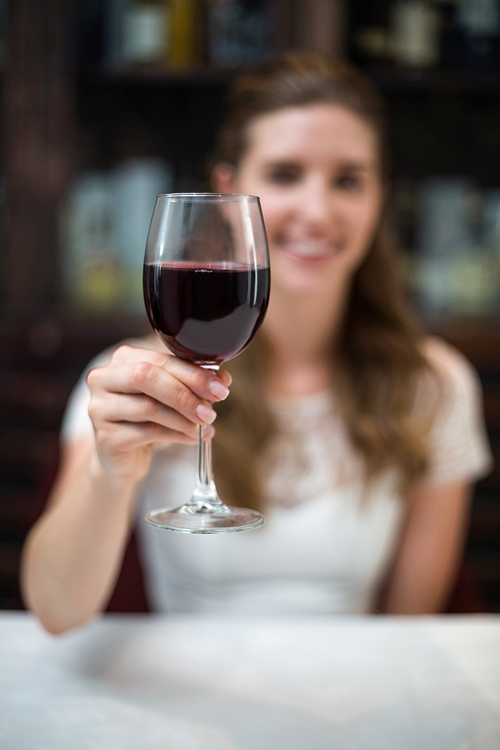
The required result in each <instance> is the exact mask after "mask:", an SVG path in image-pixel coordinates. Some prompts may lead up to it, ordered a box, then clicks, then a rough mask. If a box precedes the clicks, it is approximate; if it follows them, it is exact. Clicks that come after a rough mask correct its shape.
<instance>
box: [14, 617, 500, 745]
mask: <svg viewBox="0 0 500 750" xmlns="http://www.w3.org/2000/svg"><path fill="white" fill-rule="evenodd" d="M0 748H1V749H2V750H77V749H78V750H156V749H158V750H159V749H160V748H161V750H282V749H283V750H285V748H286V750H330V749H332V750H351V749H352V750H498V749H499V748H500V617H497V616H489V615H485V616H482V615H481V616H471V617H456V616H455V617H453V616H452V617H442V618H437V617H425V618H408V619H406V618H382V617H378V618H377V617H368V618H367V617H340V618H331V617H319V618H318V617H300V618H291V619H290V618H283V619H280V618H272V619H262V618H258V619H257V618H256V619H246V620H243V619H235V618H232V619H229V620H228V619H225V620H217V619H213V618H209V619H206V618H193V617H170V618H162V617H158V616H154V617H153V616H132V617H131V616H105V617H103V618H101V619H99V620H96V621H95V622H93V623H91V624H89V625H86V626H84V627H83V628H80V629H79V630H77V631H74V632H72V633H69V634H66V635H63V636H59V637H53V636H49V635H47V634H46V633H45V632H44V631H43V630H42V629H41V627H40V626H39V625H38V623H37V622H36V621H35V620H34V619H33V618H32V617H31V616H30V615H28V614H25V613H20V612H7V613H3V614H0Z"/></svg>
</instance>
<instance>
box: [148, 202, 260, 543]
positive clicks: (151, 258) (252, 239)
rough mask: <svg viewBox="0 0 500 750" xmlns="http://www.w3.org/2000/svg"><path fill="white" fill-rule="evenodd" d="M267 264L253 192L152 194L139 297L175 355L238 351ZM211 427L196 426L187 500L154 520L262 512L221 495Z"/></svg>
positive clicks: (255, 322)
mask: <svg viewBox="0 0 500 750" xmlns="http://www.w3.org/2000/svg"><path fill="white" fill-rule="evenodd" d="M269 289H270V269H269V253H268V247H267V238H266V231H265V227H264V220H263V217H262V211H261V208H260V201H259V199H258V198H257V197H256V196H253V195H236V194H234V195H233V194H228V195H222V194H213V193H173V194H169V195H159V196H158V197H157V199H156V203H155V207H154V211H153V216H152V218H151V225H150V228H149V234H148V239H147V244H146V254H145V258H144V299H145V303H146V310H147V313H148V317H149V320H150V322H151V325H152V326H153V328H154V330H155V331H156V333H157V334H158V336H159V337H160V339H161V340H162V341H163V343H164V344H165V345H166V346H167V347H168V349H169V350H170V351H171V352H173V353H174V354H175V355H176V356H178V357H180V358H182V359H185V360H187V361H189V362H194V363H196V364H198V365H201V366H202V367H206V368H208V369H212V370H214V371H216V370H218V369H219V366H220V365H221V364H222V363H223V362H226V361H227V360H229V359H232V358H233V357H236V355H237V354H239V353H240V352H242V351H243V349H245V348H246V347H247V346H248V344H249V343H250V341H251V340H252V339H253V337H254V336H255V334H256V333H257V331H258V329H259V328H260V326H261V324H262V321H263V319H264V316H265V314H266V310H267V305H268V301H269ZM211 435H212V428H211V426H210V425H201V426H200V428H199V446H198V479H197V482H196V485H195V488H194V491H193V494H192V496H191V498H190V499H189V500H187V502H185V503H184V504H183V505H180V506H179V507H176V508H160V509H158V510H153V511H151V512H150V513H148V514H147V516H146V521H147V522H148V523H150V524H152V525H153V526H160V527H161V528H164V529H170V530H172V531H184V532H190V533H199V534H213V533H220V532H228V531H245V530H248V529H254V528H257V527H258V526H261V525H262V524H263V523H264V521H265V518H264V516H263V515H262V514H261V513H258V512H257V511H255V510H250V509H248V508H239V507H232V506H228V505H226V504H225V503H223V502H222V500H220V498H219V496H218V494H217V490H216V487H215V483H214V480H213V473H212V444H211Z"/></svg>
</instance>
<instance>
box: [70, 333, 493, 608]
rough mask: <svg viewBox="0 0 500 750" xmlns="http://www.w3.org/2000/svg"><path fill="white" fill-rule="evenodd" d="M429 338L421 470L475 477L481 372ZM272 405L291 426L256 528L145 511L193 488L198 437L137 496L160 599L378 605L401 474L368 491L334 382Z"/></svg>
mask: <svg viewBox="0 0 500 750" xmlns="http://www.w3.org/2000/svg"><path fill="white" fill-rule="evenodd" d="M133 343H135V344H136V345H141V346H143V345H144V343H143V342H139V341H136V342H133ZM427 350H428V356H429V357H430V359H431V360H432V361H433V363H434V364H435V365H436V366H437V367H438V368H439V370H440V372H442V373H443V374H444V381H445V388H444V391H443V396H442V403H441V404H440V407H439V408H438V409H437V410H436V413H435V418H434V422H433V426H432V431H431V436H430V440H431V463H430V467H429V470H428V472H427V474H426V476H425V478H424V480H423V481H424V482H425V483H426V484H427V485H429V486H431V485H443V484H446V483H451V482H455V481H458V480H461V479H465V480H471V481H473V480H475V479H477V478H478V477H480V476H482V475H484V474H485V473H486V472H487V471H488V470H489V469H490V465H491V454H490V451H489V447H488V443H487V440H486V435H485V428H484V423H483V418H482V414H481V392H480V384H479V379H478V377H477V374H476V373H475V371H474V370H473V368H472V367H471V365H470V364H469V363H468V361H467V360H466V359H465V358H464V357H463V356H462V355H461V354H459V353H458V352H457V351H456V350H455V349H453V348H452V347H450V346H448V345H447V344H444V343H443V342H440V341H438V340H435V339H433V340H430V341H429V344H428V348H427ZM109 357H110V351H107V352H105V353H103V354H102V355H100V356H99V357H98V358H96V360H94V361H93V362H92V363H91V365H90V366H89V369H90V368H91V367H95V366H98V365H102V364H104V363H105V362H106V361H107V360H109ZM88 403H89V391H88V387H87V384H86V381H85V378H84V377H83V376H82V378H81V379H80V381H79V383H78V384H77V386H76V388H75V390H74V392H73V394H72V396H71V399H70V402H69V404H68V408H67V411H66V415H65V418H64V423H63V430H62V439H63V440H64V441H69V440H77V439H78V438H80V437H83V436H84V435H87V434H89V435H90V434H92V424H91V421H90V418H89V416H88ZM272 407H273V409H274V410H275V413H276V416H277V418H278V421H279V423H280V425H281V426H282V428H284V429H282V430H281V431H280V432H281V434H284V437H283V438H280V439H279V440H278V441H277V442H276V444H275V445H274V446H273V455H274V456H275V457H276V467H275V470H274V471H273V473H272V475H271V476H270V480H269V482H268V485H267V487H266V494H267V497H268V506H267V509H266V517H267V523H266V524H265V525H264V526H263V527H261V528H259V529H256V530H255V531H251V532H245V533H238V534H213V535H211V534H210V535H193V534H180V533H175V532H169V531H165V530H163V529H156V528H153V527H151V526H149V525H148V524H146V523H145V522H144V521H142V518H143V516H144V515H145V513H146V512H147V511H149V510H152V509H154V508H158V507H169V506H176V505H179V504H181V503H182V502H184V501H185V500H187V499H188V498H189V497H190V495H191V493H192V490H193V487H194V482H195V474H196V452H197V449H196V446H179V445H178V446H172V447H171V448H169V449H168V450H165V451H161V452H158V453H157V454H156V455H155V457H154V459H153V464H152V467H151V470H150V472H149V474H148V475H147V477H146V478H145V480H144V481H143V482H142V484H141V487H140V492H139V496H138V519H139V523H138V531H139V542H140V546H141V550H142V554H143V560H144V565H145V570H146V578H147V583H148V589H149V597H150V602H151V606H152V607H153V608H154V609H156V610H158V611H162V612H203V613H208V614H230V613H239V614H245V613H246V614H301V613H350V614H358V613H366V612H369V611H371V609H372V607H373V598H374V596H375V594H376V591H377V587H378V584H379V583H380V581H381V579H382V577H383V575H384V572H385V570H386V568H387V565H388V563H389V561H390V559H391V556H392V553H393V552H394V549H395V546H396V544H397V540H398V536H399V531H400V526H401V523H402V520H403V517H404V510H405V504H404V501H403V500H402V498H401V497H400V496H399V495H398V492H397V481H396V480H397V474H396V472H395V471H387V472H385V473H384V474H383V475H381V476H380V477H379V478H378V479H377V481H375V482H374V483H373V485H372V486H371V487H370V488H369V490H368V492H367V491H366V488H365V487H364V486H363V483H362V481H361V478H360V477H361V470H360V459H359V457H358V456H357V455H356V453H355V452H354V450H353V449H352V447H351V446H350V444H349V441H348V439H347V436H346V434H345V431H344V427H343V424H342V421H341V420H340V418H339V414H338V411H337V407H336V404H335V399H334V397H333V395H332V394H331V393H329V392H328V393H327V392H322V393H317V394H314V395H311V396H307V397H301V398H285V397H279V398H275V399H274V402H273V405H272Z"/></svg>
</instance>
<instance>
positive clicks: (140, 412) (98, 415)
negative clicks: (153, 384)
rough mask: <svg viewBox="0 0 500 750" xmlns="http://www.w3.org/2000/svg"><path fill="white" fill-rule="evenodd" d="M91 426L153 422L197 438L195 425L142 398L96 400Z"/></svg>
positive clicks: (125, 396)
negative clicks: (108, 423) (100, 423)
mask: <svg viewBox="0 0 500 750" xmlns="http://www.w3.org/2000/svg"><path fill="white" fill-rule="evenodd" d="M89 415H90V417H91V419H92V421H93V422H94V423H96V422H98V421H99V420H103V421H107V422H139V423H141V422H155V423H156V424H159V425H161V426H163V427H166V428H168V429H169V430H173V431H174V432H182V433H185V434H186V435H188V436H189V437H194V438H196V436H197V434H198V432H197V425H196V424H195V423H194V422H193V421H192V420H190V419H187V418H186V417H185V416H183V415H182V414H180V413H179V412H177V411H175V409H172V408H170V407H168V406H165V404H162V403H161V402H160V401H156V400H155V399H153V398H151V397H150V396H146V395H144V394H141V395H130V394H116V393H107V394H106V398H104V399H95V400H94V401H93V402H91V404H90V407H89Z"/></svg>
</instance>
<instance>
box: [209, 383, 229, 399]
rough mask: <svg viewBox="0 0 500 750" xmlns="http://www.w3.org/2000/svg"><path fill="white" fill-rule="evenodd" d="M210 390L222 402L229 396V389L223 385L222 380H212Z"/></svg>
mask: <svg viewBox="0 0 500 750" xmlns="http://www.w3.org/2000/svg"><path fill="white" fill-rule="evenodd" d="M208 390H209V391H210V393H212V394H213V395H214V396H215V397H216V398H219V399H220V400H221V401H223V400H224V399H225V398H227V397H228V396H229V388H226V386H225V385H224V384H223V383H221V382H220V380H211V381H210V384H209V386H208Z"/></svg>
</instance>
